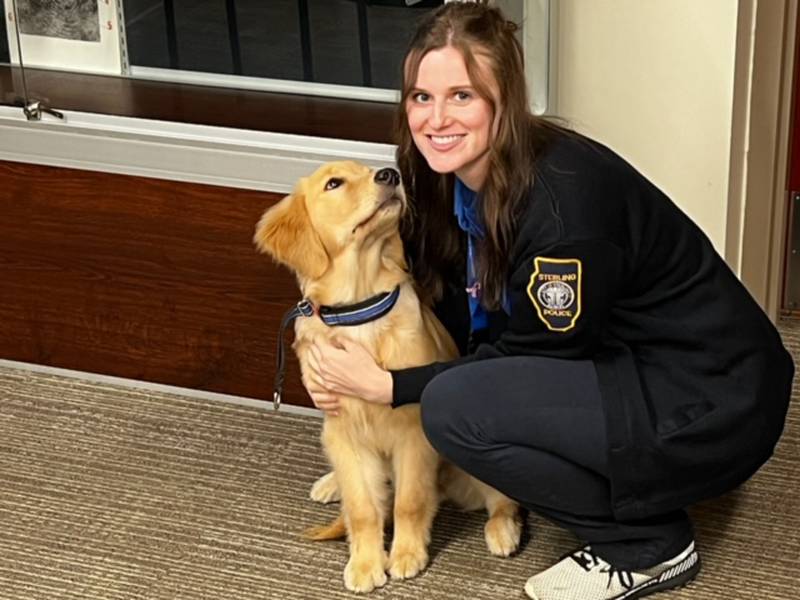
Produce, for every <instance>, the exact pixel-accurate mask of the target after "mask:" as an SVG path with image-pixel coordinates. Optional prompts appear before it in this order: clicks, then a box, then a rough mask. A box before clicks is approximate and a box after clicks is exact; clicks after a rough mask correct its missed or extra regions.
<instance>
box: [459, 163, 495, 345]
mask: <svg viewBox="0 0 800 600" xmlns="http://www.w3.org/2000/svg"><path fill="white" fill-rule="evenodd" d="M454 196H455V201H454V207H453V212H454V214H455V215H456V219H457V220H458V226H459V227H460V228H461V229H462V231H464V232H466V234H467V290H466V291H467V295H468V298H467V300H468V301H469V315H470V321H471V327H472V331H478V330H480V329H484V328H486V327H488V325H489V316H488V315H487V314H486V310H485V309H484V308H483V306H481V301H480V299H481V284H480V282H479V281H478V278H477V275H476V273H475V244H476V243H477V241H478V240H480V239H483V236H484V235H485V230H484V228H483V223H482V221H481V217H480V215H479V214H478V206H479V205H478V194H476V193H475V192H474V191H472V190H471V189H469V188H468V187H467V186H466V185H464V183H463V182H462V181H461V180H460V179H459V178H458V177H456V185H455V193H454Z"/></svg>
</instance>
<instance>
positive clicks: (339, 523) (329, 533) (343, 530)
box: [303, 513, 347, 542]
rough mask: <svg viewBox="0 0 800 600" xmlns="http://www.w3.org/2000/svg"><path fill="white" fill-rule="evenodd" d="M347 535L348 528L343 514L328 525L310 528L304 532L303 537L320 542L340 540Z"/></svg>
mask: <svg viewBox="0 0 800 600" xmlns="http://www.w3.org/2000/svg"><path fill="white" fill-rule="evenodd" d="M346 535H347V527H346V526H345V524H344V517H343V516H342V514H341V513H339V516H337V517H336V518H335V519H334V520H333V521H331V522H330V523H328V524H327V525H318V526H317V527H309V528H308V529H306V530H305V531H304V532H303V537H304V538H306V539H308V540H314V541H315V542H320V541H322V540H338V539H341V538H343V537H345V536H346Z"/></svg>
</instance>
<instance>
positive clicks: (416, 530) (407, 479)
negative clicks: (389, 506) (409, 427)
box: [389, 427, 439, 579]
mask: <svg viewBox="0 0 800 600" xmlns="http://www.w3.org/2000/svg"><path fill="white" fill-rule="evenodd" d="M392 462H393V468H394V480H395V501H394V539H393V541H392V551H391V553H390V554H389V573H390V575H391V576H392V577H394V578H396V579H407V578H409V577H414V576H415V575H417V574H418V573H419V572H420V571H422V569H424V568H425V566H426V565H427V564H428V544H429V543H430V539H431V525H432V524H433V518H434V517H435V516H436V511H437V509H438V507H439V497H438V491H437V487H436V478H437V468H438V464H439V457H438V455H437V454H436V452H435V451H434V450H433V448H432V447H431V446H430V444H429V443H428V441H427V440H426V439H425V436H424V434H423V433H422V428H421V427H420V428H419V430H418V431H414V432H411V433H409V434H408V435H407V436H405V437H404V438H403V440H401V441H400V442H399V443H398V444H397V446H396V447H395V448H394V450H393V452H392Z"/></svg>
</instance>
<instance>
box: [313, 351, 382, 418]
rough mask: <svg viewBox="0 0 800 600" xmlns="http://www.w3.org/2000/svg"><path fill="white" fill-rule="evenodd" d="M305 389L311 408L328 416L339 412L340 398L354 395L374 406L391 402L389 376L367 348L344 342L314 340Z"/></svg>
mask: <svg viewBox="0 0 800 600" xmlns="http://www.w3.org/2000/svg"><path fill="white" fill-rule="evenodd" d="M308 366H309V367H310V372H309V373H307V374H306V375H307V379H308V382H307V384H306V389H307V390H308V393H309V395H310V396H311V400H312V401H313V402H314V406H316V407H317V408H319V409H320V410H322V411H324V412H325V413H327V414H332V415H336V414H338V411H339V396H355V397H357V398H361V399H362V400H366V401H367V402H374V403H376V404H391V403H392V375H391V373H389V371H386V370H384V369H382V368H381V367H380V366H378V364H377V363H376V362H375V360H374V359H373V358H372V356H371V355H370V354H369V352H367V350H366V348H364V346H362V345H361V344H359V343H357V342H352V341H350V340H347V339H344V338H343V339H336V340H334V343H333V344H331V343H328V342H325V341H314V342H313V343H312V344H311V348H310V353H309V357H308Z"/></svg>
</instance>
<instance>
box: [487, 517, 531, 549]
mask: <svg viewBox="0 0 800 600" xmlns="http://www.w3.org/2000/svg"><path fill="white" fill-rule="evenodd" d="M484 535H485V537H486V546H487V547H488V548H489V552H491V553H492V554H494V555H495V556H509V555H511V554H513V553H514V552H515V551H516V550H517V548H519V539H520V536H521V535H522V523H521V521H520V520H519V518H518V517H517V516H516V515H513V516H511V515H505V514H504V515H495V516H494V517H491V518H490V519H489V520H488V521H486V525H485V527H484Z"/></svg>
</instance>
